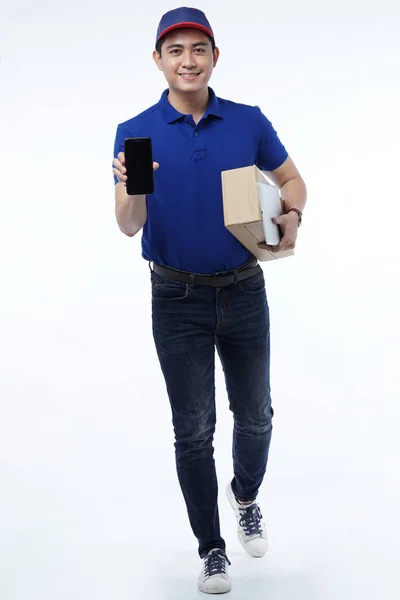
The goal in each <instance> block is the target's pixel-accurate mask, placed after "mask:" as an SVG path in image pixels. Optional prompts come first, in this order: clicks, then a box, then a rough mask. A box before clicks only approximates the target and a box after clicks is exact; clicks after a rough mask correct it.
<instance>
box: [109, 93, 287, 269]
mask: <svg viewBox="0 0 400 600" xmlns="http://www.w3.org/2000/svg"><path fill="white" fill-rule="evenodd" d="M127 137H150V138H151V139H152V146H153V159H154V160H155V161H156V162H158V163H159V164H160V167H159V169H158V170H157V171H155V173H154V193H153V194H150V195H148V196H147V221H146V223H145V225H144V227H143V233H142V256H143V258H144V259H146V260H147V261H153V262H155V263H158V264H160V265H167V266H170V267H174V268H176V269H181V270H183V271H190V272H192V273H202V274H204V273H216V272H221V271H228V270H231V269H235V268H237V267H239V266H240V265H242V264H243V263H244V262H246V261H247V260H248V259H249V258H251V256H252V255H251V253H250V252H249V251H248V250H247V249H246V248H245V247H244V246H243V245H242V244H241V243H240V242H239V241H238V240H237V239H236V238H235V237H234V236H233V235H232V233H230V231H228V229H226V227H225V225H224V214H223V203H222V181H221V171H226V170H228V169H237V168H240V167H247V166H250V165H254V164H255V165H257V167H258V168H259V169H261V170H263V171H273V170H274V169H276V168H278V167H279V166H280V165H281V164H282V163H283V162H284V161H285V160H286V158H287V157H288V153H287V151H286V149H285V147H284V146H283V145H282V143H281V142H280V140H279V138H278V136H277V133H276V131H275V130H274V128H273V127H272V125H271V123H270V121H269V120H268V119H267V118H266V117H265V116H264V115H263V113H262V112H261V110H260V109H259V107H258V106H248V105H245V104H238V103H235V102H231V101H229V100H223V99H222V98H218V97H217V96H216V95H215V93H214V91H213V90H212V89H211V88H209V104H208V107H207V110H206V112H205V114H204V116H203V118H202V119H201V120H200V121H199V123H198V124H197V125H196V124H195V122H194V120H193V117H192V115H189V114H187V115H185V114H182V113H180V112H178V111H177V110H176V109H175V108H174V107H173V106H172V105H171V104H170V103H169V101H168V90H165V91H164V92H163V94H162V96H161V99H160V101H159V102H158V103H157V104H155V105H154V106H152V107H150V108H148V109H147V110H145V111H144V112H142V113H141V114H139V115H137V116H136V117H134V118H132V119H130V120H128V121H125V122H123V123H120V124H119V125H118V127H117V133H116V138H115V145H114V157H117V155H118V153H119V152H121V151H122V152H123V150H124V139H125V138H127ZM114 181H115V183H117V181H118V180H117V178H116V177H115V175H114Z"/></svg>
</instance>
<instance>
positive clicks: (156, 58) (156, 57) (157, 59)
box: [153, 50, 164, 71]
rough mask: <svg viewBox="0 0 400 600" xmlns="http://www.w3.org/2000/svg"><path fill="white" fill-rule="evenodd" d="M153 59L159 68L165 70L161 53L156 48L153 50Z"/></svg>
mask: <svg viewBox="0 0 400 600" xmlns="http://www.w3.org/2000/svg"><path fill="white" fill-rule="evenodd" d="M153 60H154V62H155V63H156V65H157V67H158V69H159V70H160V71H163V70H164V69H163V67H162V59H161V56H160V54H158V52H157V50H154V52H153Z"/></svg>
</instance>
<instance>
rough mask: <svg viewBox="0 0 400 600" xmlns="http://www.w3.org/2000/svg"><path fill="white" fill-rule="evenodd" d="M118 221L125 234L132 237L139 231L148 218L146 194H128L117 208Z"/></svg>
mask: <svg viewBox="0 0 400 600" xmlns="http://www.w3.org/2000/svg"><path fill="white" fill-rule="evenodd" d="M115 216H116V218H117V223H118V226H119V228H120V230H121V231H122V233H125V235H128V236H129V237H132V236H134V235H136V234H137V233H138V231H140V230H141V229H142V227H143V225H144V224H145V223H146V220H147V205H146V196H128V195H126V196H125V198H124V200H123V201H122V202H120V203H119V204H118V205H117V207H116V209H115Z"/></svg>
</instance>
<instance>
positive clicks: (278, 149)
mask: <svg viewBox="0 0 400 600" xmlns="http://www.w3.org/2000/svg"><path fill="white" fill-rule="evenodd" d="M255 108H256V109H257V112H258V123H259V127H260V141H259V144H258V150H257V159H256V166H257V167H258V168H259V169H260V170H261V171H273V170H274V169H277V168H278V167H280V166H281V165H282V164H283V163H284V162H285V160H286V159H287V158H288V156H289V154H288V152H287V150H286V148H285V146H284V145H283V144H282V142H281V141H280V139H279V137H278V134H277V133H276V131H275V129H274V128H273V127H272V124H271V122H270V121H269V120H268V119H267V117H266V116H265V115H264V114H263V113H262V112H261V110H260V108H259V107H258V106H256V107H255Z"/></svg>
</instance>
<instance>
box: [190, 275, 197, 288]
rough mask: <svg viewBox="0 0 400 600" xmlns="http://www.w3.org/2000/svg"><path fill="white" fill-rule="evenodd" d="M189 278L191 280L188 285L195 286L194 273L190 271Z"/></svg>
mask: <svg viewBox="0 0 400 600" xmlns="http://www.w3.org/2000/svg"><path fill="white" fill-rule="evenodd" d="M190 279H191V280H192V282H191V284H190V285H191V286H192V287H195V286H196V275H193V273H190Z"/></svg>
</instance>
